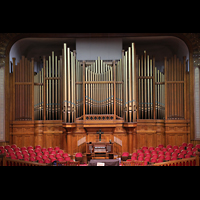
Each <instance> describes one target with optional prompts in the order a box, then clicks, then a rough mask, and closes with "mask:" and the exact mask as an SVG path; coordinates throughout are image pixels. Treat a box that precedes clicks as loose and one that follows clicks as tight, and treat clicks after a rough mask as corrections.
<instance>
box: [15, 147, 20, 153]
mask: <svg viewBox="0 0 200 200" xmlns="http://www.w3.org/2000/svg"><path fill="white" fill-rule="evenodd" d="M13 149H14V151H15V152H17V151H21V149H20V148H19V147H15V148H13Z"/></svg>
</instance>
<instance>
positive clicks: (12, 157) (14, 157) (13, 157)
mask: <svg viewBox="0 0 200 200" xmlns="http://www.w3.org/2000/svg"><path fill="white" fill-rule="evenodd" d="M6 157H7V156H6ZM11 159H17V156H11Z"/></svg>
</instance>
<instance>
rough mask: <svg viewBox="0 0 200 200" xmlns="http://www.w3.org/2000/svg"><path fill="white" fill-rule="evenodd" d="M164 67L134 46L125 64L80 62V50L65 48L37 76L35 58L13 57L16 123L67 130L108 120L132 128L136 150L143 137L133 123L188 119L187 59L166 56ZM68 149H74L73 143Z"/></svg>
mask: <svg viewBox="0 0 200 200" xmlns="http://www.w3.org/2000/svg"><path fill="white" fill-rule="evenodd" d="M163 67H164V70H163ZM163 67H160V66H156V56H149V55H148V52H147V51H146V50H144V51H143V54H142V55H136V48H135V44H134V43H132V44H131V46H130V47H128V49H127V50H122V57H121V58H120V59H119V60H113V61H110V60H109V61H107V60H101V58H100V57H97V59H96V60H90V61H85V60H77V59H76V51H75V50H74V51H71V50H70V48H69V47H68V46H67V44H64V45H63V49H62V55H55V53H54V51H52V53H51V55H48V56H47V55H46V56H43V58H42V61H41V62H40V64H39V67H38V69H37V72H34V58H32V59H31V61H29V60H28V59H27V58H25V57H24V56H22V59H21V60H20V62H19V63H18V64H15V58H13V76H12V77H13V78H12V91H13V94H12V108H13V109H12V110H13V111H12V119H13V121H22V120H26V121H34V120H35V121H37V123H39V122H38V121H40V120H41V121H49V120H52V121H49V122H48V123H51V122H52V123H56V122H55V121H59V120H60V121H59V122H60V123H62V125H61V126H65V127H68V126H69V127H70V126H72V125H74V124H75V125H74V126H73V127H76V124H83V127H84V123H88V122H92V123H94V125H93V127H94V126H95V123H96V124H98V123H101V124H106V123H108V121H109V123H110V124H115V123H116V124H117V123H118V124H119V123H122V124H124V125H122V128H119V129H118V130H119V132H120V131H121V133H124V132H123V131H124V130H125V129H124V127H125V128H127V131H129V135H128V137H129V139H130V141H129V149H132V146H134V145H135V146H136V145H137V144H136V142H135V143H134V144H132V143H133V142H132V141H136V138H137V137H140V136H137V137H136V136H132V135H131V134H132V132H130V130H131V129H130V127H131V124H132V125H133V124H134V125H135V124H136V122H138V123H139V122H141V121H142V120H143V121H144V122H145V123H146V122H148V120H149V121H150V122H152V121H153V120H151V119H154V121H153V122H155V121H156V120H157V119H158V120H160V121H159V122H161V121H164V120H172V119H173V120H175V119H177V120H186V117H187V116H186V103H185V102H186V97H187V96H186V86H187V78H186V76H187V72H186V58H185V57H183V59H182V60H180V58H177V57H176V55H174V56H173V57H172V58H167V57H164V59H163ZM42 123H43V122H42ZM44 123H45V122H44ZM64 124H65V125H64ZM38 126H40V125H38ZM106 126H107V124H106ZM106 126H105V127H106ZM116 126H117V125H116ZM137 126H138V127H139V125H137ZM140 126H141V128H140V129H139V128H138V129H137V134H139V133H140V132H141V133H142V134H143V132H142V131H143V129H142V128H143V127H142V126H143V125H140ZM132 128H133V126H132ZM51 131H52V130H51ZM51 131H50V132H51ZM44 132H45V131H44ZM50 132H48V131H46V132H45V133H49V134H50ZM60 132H62V130H60ZM150 133H151V132H149V134H150ZM105 135H106V134H105ZM37 137H38V138H39V137H40V135H38V136H37ZM45 137H47V136H45ZM70 137H71V136H70V135H69V138H70ZM88 137H89V136H88ZM113 137H114V136H113ZM142 137H143V136H141V138H142ZM79 139H81V138H79ZM68 141H72V139H71V138H70V139H69V140H68ZM124 141H127V138H126V139H124ZM131 142H132V143H131ZM131 145H132V146H131ZM68 148H71V149H72V147H71V146H70V143H69V144H68ZM134 148H135V147H134ZM71 152H72V150H71Z"/></svg>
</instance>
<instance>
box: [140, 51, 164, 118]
mask: <svg viewBox="0 0 200 200" xmlns="http://www.w3.org/2000/svg"><path fill="white" fill-rule="evenodd" d="M164 81H165V75H164V73H163V72H161V71H160V70H159V69H157V67H155V57H154V56H153V58H151V59H150V56H149V55H147V52H146V51H144V54H143V55H141V56H140V58H139V59H138V101H139V119H163V118H164V117H165V82H164ZM154 97H155V99H154ZM153 102H155V103H153ZM154 105H155V109H154V108H153V106H154ZM154 110H155V113H154Z"/></svg>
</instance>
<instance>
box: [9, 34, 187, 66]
mask: <svg viewBox="0 0 200 200" xmlns="http://www.w3.org/2000/svg"><path fill="white" fill-rule="evenodd" d="M132 42H134V43H135V46H136V54H137V55H141V54H142V53H143V51H144V50H146V52H147V55H150V56H152V55H154V56H155V59H156V65H157V67H158V68H163V60H164V57H165V56H166V57H168V58H170V57H172V56H173V55H174V54H176V55H177V56H178V57H179V59H180V60H182V57H183V56H186V60H187V59H189V50H188V47H187V45H186V44H185V42H184V41H183V40H181V39H179V38H177V37H174V36H147V37H146V36H145V37H122V48H123V49H124V50H127V49H128V47H129V46H131V43H132ZM63 43H67V46H68V47H70V49H71V50H75V49H76V38H24V39H20V40H18V41H17V42H15V43H14V44H13V46H12V47H11V49H10V61H11V60H12V57H15V58H16V62H19V60H20V58H21V56H22V55H24V56H25V57H27V58H28V59H31V58H32V57H34V59H35V61H39V59H40V56H43V55H45V56H46V57H47V56H50V55H51V52H52V51H54V52H55V55H57V56H60V55H61V54H62V48H63ZM77 54H78V52H77ZM97 56H98V55H97ZM119 59H120V58H119ZM160 70H161V69H160Z"/></svg>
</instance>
